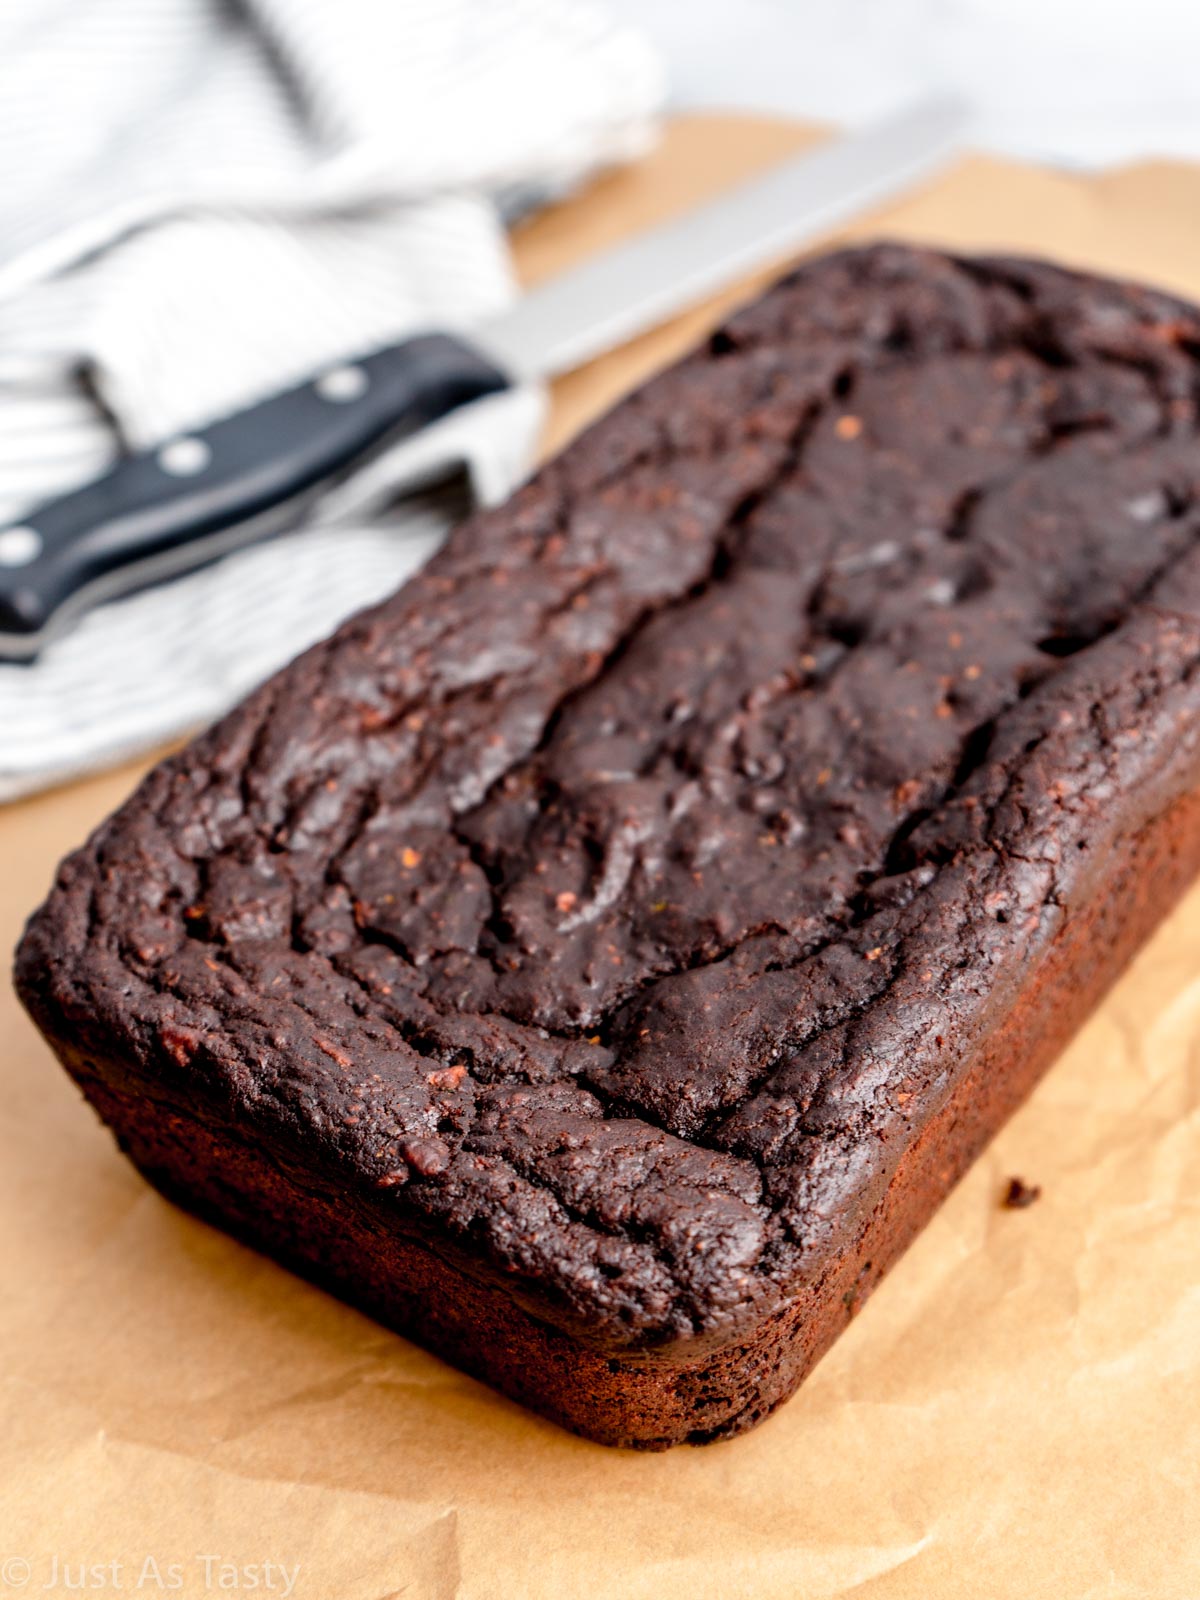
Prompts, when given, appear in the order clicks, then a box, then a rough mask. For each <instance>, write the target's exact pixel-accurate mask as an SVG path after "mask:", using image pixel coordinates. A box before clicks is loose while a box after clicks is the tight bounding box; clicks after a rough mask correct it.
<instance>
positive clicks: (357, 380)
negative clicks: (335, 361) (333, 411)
mask: <svg viewBox="0 0 1200 1600" xmlns="http://www.w3.org/2000/svg"><path fill="white" fill-rule="evenodd" d="M370 381H371V380H370V379H369V378H368V377H367V374H366V371H365V370H364V368H362V367H353V366H346V367H330V369H329V371H328V372H323V373H322V374H321V376H320V377H319V378H318V379H317V380H316V382H315V383H314V384H313V388H314V389H315V390H316V391H317V393H318V394H319V395H320V397H321V399H322V400H331V401H333V403H334V404H335V405H345V404H346V402H347V401H348V400H358V399H360V398H361V396H363V395H364V394H366V392H367V389H368V387H369V385H370Z"/></svg>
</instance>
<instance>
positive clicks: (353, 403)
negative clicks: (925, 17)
mask: <svg viewBox="0 0 1200 1600" xmlns="http://www.w3.org/2000/svg"><path fill="white" fill-rule="evenodd" d="M967 124H968V114H967V110H966V107H965V105H964V104H963V103H962V102H960V101H958V100H956V99H950V98H938V99H929V100H924V101H921V102H920V103H918V104H916V105H913V106H911V107H909V108H908V109H906V110H902V111H900V112H899V113H897V114H896V115H894V116H890V117H888V118H886V119H885V120H883V121H881V122H878V123H875V124H873V125H872V126H870V127H867V128H865V129H863V130H861V131H858V132H855V133H851V134H848V135H845V136H844V137H841V138H838V139H835V140H832V141H831V142H830V143H828V144H825V145H822V146H821V147H820V148H818V149H817V150H816V151H815V152H812V153H808V154H805V155H801V156H798V157H793V158H791V159H788V160H785V161H782V162H780V163H779V164H778V165H776V166H774V167H772V168H770V169H769V170H768V171H767V172H766V173H765V174H763V175H762V176H760V177H758V178H755V179H753V180H751V181H750V182H747V183H744V184H741V185H739V186H737V187H735V188H734V189H732V190H731V191H730V192H728V193H725V194H722V195H719V196H717V198H716V199H714V200H712V201H710V202H709V203H707V204H705V205H703V206H700V207H699V208H698V209H695V210H692V211H690V212H687V213H685V214H684V215H683V216H681V217H678V218H676V219H673V220H671V221H668V222H666V223H664V224H662V225H661V226H659V227H656V228H652V229H650V230H648V231H647V232H645V233H642V234H639V235H637V236H636V237H635V238H633V239H632V240H630V241H628V242H627V243H624V244H621V245H618V246H617V247H615V248H614V249H611V250H609V251H607V252H604V253H602V254H601V255H599V256H596V257H594V258H593V259H591V260H589V261H587V262H585V263H584V264H583V265H582V266H579V267H576V268H574V269H572V270H571V271H568V272H565V273H563V274H562V275H561V276H559V277H556V278H554V279H552V280H551V281H550V282H548V283H546V284H544V285H540V286H539V287H537V288H536V289H534V290H532V291H531V292H530V293H528V294H526V295H525V296H524V297H523V298H522V299H521V300H519V301H518V302H517V304H516V305H515V306H513V307H512V308H511V309H509V310H508V311H506V312H504V313H503V314H502V315H501V316H500V317H498V318H496V319H495V320H493V321H491V322H488V323H485V324H483V325H481V326H479V327H477V328H473V329H472V330H471V331H470V333H469V334H461V333H458V332H450V331H446V332H430V333H427V334H422V335H420V336H418V337H413V338H408V339H405V340H403V341H401V342H400V343H398V344H393V345H390V346H388V347H386V348H384V349H380V350H375V351H373V352H370V353H367V354H364V355H362V356H360V357H358V358H356V359H353V360H349V361H344V362H341V363H339V364H338V365H336V366H334V367H331V368H329V369H328V370H326V371H324V372H321V373H318V374H316V375H315V376H314V377H313V378H312V379H310V380H309V381H307V382H305V383H302V384H299V385H297V386H296V387H294V388H291V389H288V390H286V391H284V392H282V393H279V394H276V395H274V396H272V397H271V398H269V399H267V400H264V401H261V402H259V403H258V404H256V405H252V406H250V407H248V408H247V409H245V410H243V411H241V412H238V413H236V414H235V415H233V416H229V417H225V418H223V419H221V420H220V421H218V422H216V423H214V424H212V425H211V426H209V427H206V428H200V429H196V430H195V431H193V432H191V433H188V434H186V435H182V436H179V437H176V438H172V439H168V440H166V441H165V442H164V443H162V444H161V445H159V446H158V447H157V448H156V449H154V450H149V451H145V452H140V453H136V454H130V455H128V456H126V457H124V458H123V459H122V460H121V461H120V462H119V463H118V464H117V465H116V466H115V467H114V468H113V469H112V470H111V471H109V472H107V473H106V474H105V475H104V476H103V477H101V478H99V479H97V480H95V481H94V482H91V483H89V484H86V485H85V486H84V487H83V488H81V489H77V490H74V491H73V492H72V493H70V494H66V495H63V496H61V497H58V498H56V499H53V500H49V501H46V502H44V503H43V504H41V505H39V506H37V507H35V508H34V509H33V510H31V511H29V512H28V513H27V514H25V515H24V516H22V518H21V519H20V521H19V522H18V523H13V524H9V525H7V526H0V657H2V658H5V659H8V660H15V661H32V660H34V659H35V658H36V657H37V655H38V653H39V652H40V651H41V649H42V648H43V647H44V646H45V644H46V643H47V641H48V640H49V639H50V638H52V637H53V636H54V635H55V634H56V633H58V632H59V631H60V630H61V629H63V628H64V627H66V626H67V625H68V624H69V622H70V620H71V619H72V618H73V617H75V616H78V615H79V614H80V612H82V611H83V610H84V609H86V608H87V607H89V606H92V605H95V604H96V603H98V602H100V601H102V600H106V599H112V598H115V597H116V596H118V595H121V594H125V593H128V592H130V591H131V590H134V589H137V588H141V587H142V586H144V585H145V584H147V583H151V582H156V581H158V580H160V579H163V578H167V577H172V576H175V575H177V574H180V573H182V572H185V571H188V570H190V569H191V568H193V567H197V566H201V565H203V564H205V563H207V562H209V561H211V560H212V559H214V558H215V557H216V556H219V555H222V554H224V553H225V552H226V551H228V550H231V549H234V548H237V547H240V546H242V545H245V544H248V543H250V542H252V541H254V540H257V539H260V538H263V537H265V536H267V535H268V534H270V533H272V532H278V531H281V530H283V529H284V528H288V527H292V526H294V525H295V524H296V523H297V522H299V521H300V520H302V518H303V517H304V515H305V513H306V511H307V510H308V509H309V508H310V507H311V506H312V504H313V502H314V501H315V500H316V499H317V498H318V497H319V496H320V495H321V494H322V493H323V492H325V491H326V490H327V489H328V488H329V487H330V485H331V484H333V483H336V482H338V481H340V480H343V479H345V478H346V477H347V476H349V475H350V474H351V473H353V472H354V471H355V470H356V469H357V468H359V467H360V466H361V465H362V464H363V463H364V462H365V461H366V460H368V459H369V458H371V457H372V456H373V455H375V454H377V453H379V452H380V451H381V450H383V449H386V448H390V447H391V446H393V445H395V444H397V443H399V442H400V441H402V440H403V439H405V438H408V437H411V436H412V435H413V434H414V433H416V432H417V431H418V430H419V429H422V428H425V427H427V426H429V425H430V424H432V423H434V422H437V421H438V420H440V419H441V418H443V417H445V416H447V415H448V414H449V413H451V412H452V411H454V410H456V409H458V408H459V407H461V406H464V405H467V404H470V403H471V402H472V401H476V400H480V399H482V398H483V397H484V396H487V395H493V394H497V393H500V392H501V391H503V390H505V389H507V388H509V387H511V386H512V385H513V384H514V383H518V382H521V381H527V380H529V379H533V378H545V377H553V376H554V375H556V374H558V373H561V372H565V371H568V370H570V369H571V368H573V367H576V366H578V365H580V364H582V363H583V362H585V361H587V360H589V359H591V358H592V357H593V356H596V355H598V354H600V353H602V352H603V351H605V350H609V349H612V348H614V347H615V346H617V345H619V344H621V343H623V342H624V341H625V340H627V339H630V338H632V337H633V336H634V335H635V334H638V333H640V332H643V331H644V330H645V329H647V328H649V327H652V326H654V325H655V324H657V323H659V322H661V321H663V320H665V319H666V318H668V317H670V316H672V315H674V314H675V313H677V312H679V311H681V310H683V309H684V308H686V307H687V306H690V305H693V304H695V303H696V302H697V301H700V300H702V299H703V298H704V297H705V296H706V295H709V294H712V293H713V292H715V291H716V290H718V289H720V288H723V287H725V286H726V285H728V284H730V283H732V282H735V281H736V280H737V279H738V278H740V277H743V276H746V275H748V274H750V273H752V272H754V271H756V270H759V269H762V268H764V267H766V266H769V265H772V264H774V263H777V262H783V261H785V260H786V259H787V258H788V256H789V255H792V254H794V253H796V252H797V251H798V250H799V249H800V248H801V247H802V246H803V245H804V244H806V243H807V242H809V241H810V240H812V239H813V238H814V237H815V236H817V235H819V234H821V233H823V232H825V231H827V230H829V229H831V228H833V227H835V226H836V225H837V224H839V223H842V222H845V221H847V220H848V219H849V218H851V217H853V216H856V215H858V214H859V213H861V212H863V211H865V210H867V209H869V208H870V207H871V206H874V205H876V204H878V203H880V202H882V201H885V200H888V199H890V198H892V197H893V196H895V195H897V194H899V193H901V192H903V191H904V190H905V189H907V188H909V187H911V186H913V185H915V184H917V183H919V182H920V181H922V180H923V179H926V178H928V177H930V176H932V175H933V174H934V173H935V172H936V171H937V170H938V169H939V168H940V167H941V166H942V165H943V164H944V163H945V162H946V161H947V160H948V159H950V158H951V157H952V156H953V154H954V153H955V152H956V151H957V150H958V149H959V148H960V147H961V143H962V139H963V136H964V133H965V130H966V127H967Z"/></svg>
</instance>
